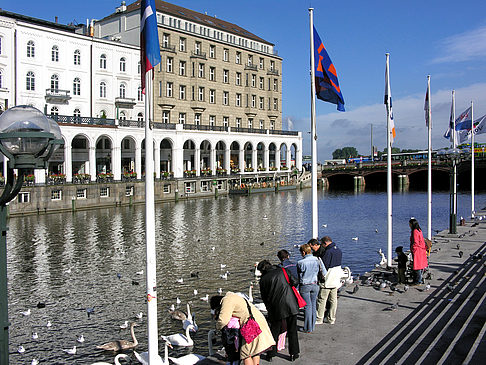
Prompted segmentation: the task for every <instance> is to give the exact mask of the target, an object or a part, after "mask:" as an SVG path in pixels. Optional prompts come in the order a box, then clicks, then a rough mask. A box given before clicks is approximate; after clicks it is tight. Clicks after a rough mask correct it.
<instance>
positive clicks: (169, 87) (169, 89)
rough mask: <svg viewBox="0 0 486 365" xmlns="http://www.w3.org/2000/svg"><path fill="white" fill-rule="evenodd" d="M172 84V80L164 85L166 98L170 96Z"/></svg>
mask: <svg viewBox="0 0 486 365" xmlns="http://www.w3.org/2000/svg"><path fill="white" fill-rule="evenodd" d="M172 85H173V83H172V82H167V84H166V85H165V96H167V97H168V98H171V97H172Z"/></svg>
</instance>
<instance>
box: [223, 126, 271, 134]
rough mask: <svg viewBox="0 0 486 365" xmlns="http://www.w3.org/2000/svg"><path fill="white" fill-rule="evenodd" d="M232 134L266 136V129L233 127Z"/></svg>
mask: <svg viewBox="0 0 486 365" xmlns="http://www.w3.org/2000/svg"><path fill="white" fill-rule="evenodd" d="M231 132H237V133H255V134H266V133H267V130H266V129H256V128H238V127H231Z"/></svg>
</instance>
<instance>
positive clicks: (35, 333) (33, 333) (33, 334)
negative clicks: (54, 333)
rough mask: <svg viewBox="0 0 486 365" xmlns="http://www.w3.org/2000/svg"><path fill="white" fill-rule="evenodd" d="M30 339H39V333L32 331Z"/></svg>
mask: <svg viewBox="0 0 486 365" xmlns="http://www.w3.org/2000/svg"><path fill="white" fill-rule="evenodd" d="M32 339H33V340H37V339H39V335H38V334H37V332H32Z"/></svg>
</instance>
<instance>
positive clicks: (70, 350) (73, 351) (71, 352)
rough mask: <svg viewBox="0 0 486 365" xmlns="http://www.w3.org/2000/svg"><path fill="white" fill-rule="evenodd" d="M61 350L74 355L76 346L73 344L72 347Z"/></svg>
mask: <svg viewBox="0 0 486 365" xmlns="http://www.w3.org/2000/svg"><path fill="white" fill-rule="evenodd" d="M62 351H64V352H65V353H66V354H69V355H76V346H73V348H72V349H63V350H62Z"/></svg>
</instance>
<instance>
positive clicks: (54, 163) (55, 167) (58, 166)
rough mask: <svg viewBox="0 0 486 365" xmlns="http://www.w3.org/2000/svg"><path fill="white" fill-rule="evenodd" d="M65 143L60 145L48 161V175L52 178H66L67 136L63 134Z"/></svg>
mask: <svg viewBox="0 0 486 365" xmlns="http://www.w3.org/2000/svg"><path fill="white" fill-rule="evenodd" d="M62 139H63V141H64V144H62V145H61V146H59V148H58V149H57V150H56V152H54V153H53V154H52V156H51V158H49V161H48V163H47V176H48V178H49V179H50V180H51V181H52V180H56V178H58V179H61V180H64V179H65V178H66V176H65V174H66V171H65V167H64V146H65V145H66V138H65V137H64V136H62Z"/></svg>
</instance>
